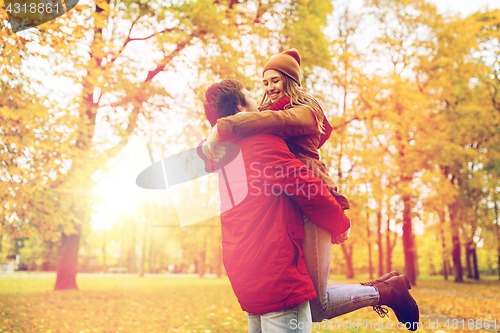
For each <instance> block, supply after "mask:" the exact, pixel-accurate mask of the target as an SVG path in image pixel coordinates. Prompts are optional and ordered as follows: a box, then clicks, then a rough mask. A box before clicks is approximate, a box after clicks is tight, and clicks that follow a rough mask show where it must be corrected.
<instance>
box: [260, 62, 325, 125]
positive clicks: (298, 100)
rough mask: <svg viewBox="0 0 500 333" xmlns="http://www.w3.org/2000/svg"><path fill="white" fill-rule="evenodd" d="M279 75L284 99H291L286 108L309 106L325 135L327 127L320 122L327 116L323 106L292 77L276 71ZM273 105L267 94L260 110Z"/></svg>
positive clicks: (261, 102) (263, 98)
mask: <svg viewBox="0 0 500 333" xmlns="http://www.w3.org/2000/svg"><path fill="white" fill-rule="evenodd" d="M276 72H278V73H279V75H280V78H281V81H283V91H282V92H281V95H282V97H285V96H287V97H289V98H290V102H289V103H288V104H287V105H285V108H292V107H294V106H308V107H310V108H311V110H312V111H313V114H314V117H315V118H316V122H317V123H318V129H319V131H320V133H321V134H324V133H325V126H324V125H323V121H319V119H321V118H324V117H325V114H324V112H323V109H322V108H321V105H320V104H319V103H318V101H317V100H316V99H315V98H314V97H313V96H312V95H310V94H308V93H306V92H305V91H303V90H302V89H301V88H300V86H299V84H298V83H297V82H295V81H294V80H293V79H292V78H291V77H289V76H288V75H286V74H283V73H282V72H280V71H276ZM271 105H273V102H272V100H271V98H269V96H268V95H267V94H266V93H265V94H264V96H263V97H262V100H261V101H260V106H259V109H260V110H267V109H268V108H269V107H271Z"/></svg>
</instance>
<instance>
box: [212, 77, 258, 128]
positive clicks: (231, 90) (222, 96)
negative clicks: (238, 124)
mask: <svg viewBox="0 0 500 333" xmlns="http://www.w3.org/2000/svg"><path fill="white" fill-rule="evenodd" d="M203 104H204V107H205V115H206V117H207V119H208V121H209V122H210V125H212V127H214V126H215V124H217V119H219V118H223V117H228V116H232V115H234V114H236V113H238V112H241V111H248V112H255V111H258V109H257V101H255V100H254V99H253V98H252V97H251V96H250V93H249V92H248V90H246V89H245V86H244V85H243V83H241V82H240V81H238V80H234V79H224V80H222V81H221V82H218V83H215V84H213V85H211V86H210V88H208V89H207V91H206V92H205V102H204V103H203Z"/></svg>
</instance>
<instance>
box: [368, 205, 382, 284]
mask: <svg viewBox="0 0 500 333" xmlns="http://www.w3.org/2000/svg"><path fill="white" fill-rule="evenodd" d="M366 234H367V235H368V237H367V243H368V271H369V273H370V280H373V261H372V242H371V240H370V239H371V232H370V214H369V213H368V207H367V211H366ZM379 234H380V230H379Z"/></svg>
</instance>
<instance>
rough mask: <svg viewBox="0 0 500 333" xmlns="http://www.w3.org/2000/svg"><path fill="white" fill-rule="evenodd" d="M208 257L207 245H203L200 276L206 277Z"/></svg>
mask: <svg viewBox="0 0 500 333" xmlns="http://www.w3.org/2000/svg"><path fill="white" fill-rule="evenodd" d="M206 257H207V244H206V242H205V244H203V250H202V251H201V253H200V261H199V263H200V265H199V270H198V273H199V276H200V277H204V276H205V270H206Z"/></svg>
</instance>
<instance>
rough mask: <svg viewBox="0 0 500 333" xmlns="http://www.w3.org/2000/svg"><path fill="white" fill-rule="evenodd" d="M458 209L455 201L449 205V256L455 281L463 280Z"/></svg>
mask: <svg viewBox="0 0 500 333" xmlns="http://www.w3.org/2000/svg"><path fill="white" fill-rule="evenodd" d="M458 209H459V203H458V200H457V202H455V203H453V204H452V205H450V223H451V243H452V251H451V257H452V258H453V270H454V273H455V282H463V281H464V279H463V273H462V262H461V251H460V234H459V230H458V229H459V223H458V220H457V219H458Z"/></svg>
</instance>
